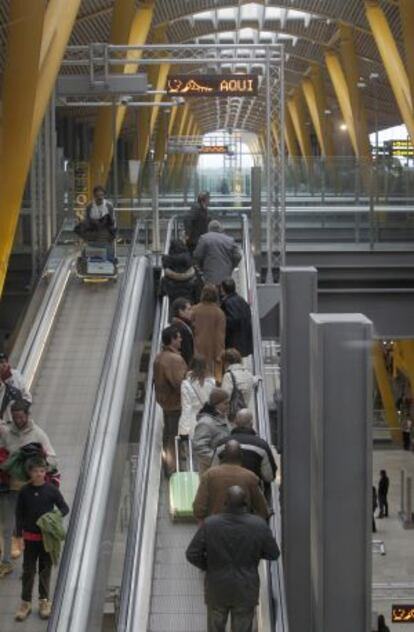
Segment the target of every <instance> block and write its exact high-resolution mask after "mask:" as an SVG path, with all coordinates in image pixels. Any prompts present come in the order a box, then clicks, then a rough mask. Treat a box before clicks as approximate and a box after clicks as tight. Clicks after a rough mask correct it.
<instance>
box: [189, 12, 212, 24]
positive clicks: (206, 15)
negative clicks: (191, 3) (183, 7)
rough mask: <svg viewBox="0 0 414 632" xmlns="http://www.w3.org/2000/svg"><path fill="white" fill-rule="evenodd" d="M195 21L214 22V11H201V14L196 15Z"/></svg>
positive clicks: (194, 16)
mask: <svg viewBox="0 0 414 632" xmlns="http://www.w3.org/2000/svg"><path fill="white" fill-rule="evenodd" d="M193 19H194V20H196V21H198V20H200V22H201V21H202V20H211V21H213V20H214V11H201V12H200V13H194V15H193Z"/></svg>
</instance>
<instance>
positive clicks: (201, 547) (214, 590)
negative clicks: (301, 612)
mask: <svg viewBox="0 0 414 632" xmlns="http://www.w3.org/2000/svg"><path fill="white" fill-rule="evenodd" d="M247 505H248V499H247V496H246V493H245V491H244V490H243V489H242V488H241V487H239V486H237V485H233V486H231V487H229V488H228V489H227V490H226V496H225V503H224V507H223V513H219V514H217V515H215V516H210V517H209V518H206V520H205V521H204V522H203V524H202V525H201V527H200V528H199V529H198V531H197V533H196V534H195V535H194V537H193V539H192V540H191V542H190V544H189V546H188V548H187V551H186V557H187V560H188V561H189V562H190V564H193V565H194V566H196V567H197V568H199V569H201V570H202V571H206V579H205V584H204V587H205V593H204V596H205V602H206V605H207V620H208V622H207V629H208V632H225V630H226V629H227V628H226V623H227V619H228V617H229V615H231V629H232V632H252V630H253V619H254V615H255V609H256V606H257V604H258V601H259V589H260V579H259V573H258V565H259V562H260V560H262V559H265V560H277V558H278V557H279V555H280V551H279V547H278V545H277V542H276V540H275V539H274V537H273V535H272V532H271V531H270V529H269V527H268V526H267V524H266V523H265V521H264V520H262V518H259V517H258V516H252V515H251V514H250V513H248V510H247Z"/></svg>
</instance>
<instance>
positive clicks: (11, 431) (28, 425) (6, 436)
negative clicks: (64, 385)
mask: <svg viewBox="0 0 414 632" xmlns="http://www.w3.org/2000/svg"><path fill="white" fill-rule="evenodd" d="M29 411H30V404H29V403H28V402H26V401H24V400H19V401H16V402H14V403H13V404H12V406H11V414H12V422H11V423H10V424H7V425H3V426H2V427H0V448H3V449H4V450H5V451H6V452H7V454H8V458H7V460H6V461H5V462H3V463H2V464H1V468H2V470H5V469H6V470H7V472H8V474H9V481H8V489H7V490H6V491H3V492H1V493H0V526H1V528H2V531H3V551H2V560H1V561H0V578H2V577H5V576H6V575H8V574H9V573H11V572H12V571H13V568H14V566H13V562H12V559H11V558H12V554H11V547H12V536H13V531H14V516H15V511H16V503H17V496H18V493H19V491H20V489H21V488H22V487H23V485H24V484H25V483H26V482H27V472H26V469H25V457H27V458H30V457H32V456H34V455H36V454H37V455H39V454H41V455H42V456H44V458H45V459H46V461H47V463H48V465H49V466H52V467H54V468H56V465H57V463H56V454H55V451H54V449H53V447H52V444H51V442H50V440H49V437H48V436H47V434H46V433H45V432H44V430H42V429H41V428H40V427H39V426H38V425H37V424H35V422H34V421H33V419H32V418H31V416H30V414H29Z"/></svg>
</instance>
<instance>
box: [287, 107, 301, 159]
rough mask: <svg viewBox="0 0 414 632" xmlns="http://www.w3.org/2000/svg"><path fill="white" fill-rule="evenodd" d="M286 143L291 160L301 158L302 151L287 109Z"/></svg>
mask: <svg viewBox="0 0 414 632" xmlns="http://www.w3.org/2000/svg"><path fill="white" fill-rule="evenodd" d="M285 142H286V147H287V150H288V154H289V156H290V157H291V158H297V157H298V156H300V150H299V146H298V144H297V141H296V136H295V130H294V127H293V123H292V119H291V116H290V113H289V110H288V109H286V112H285Z"/></svg>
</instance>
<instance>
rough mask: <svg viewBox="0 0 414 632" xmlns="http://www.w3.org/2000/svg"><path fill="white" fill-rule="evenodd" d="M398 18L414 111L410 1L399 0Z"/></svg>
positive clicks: (413, 18) (413, 7) (413, 24)
mask: <svg viewBox="0 0 414 632" xmlns="http://www.w3.org/2000/svg"><path fill="white" fill-rule="evenodd" d="M400 16H401V26H402V32H403V38H404V48H405V65H406V69H407V74H408V81H409V83H410V91H411V103H412V109H414V2H413V1H412V0H400Z"/></svg>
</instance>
